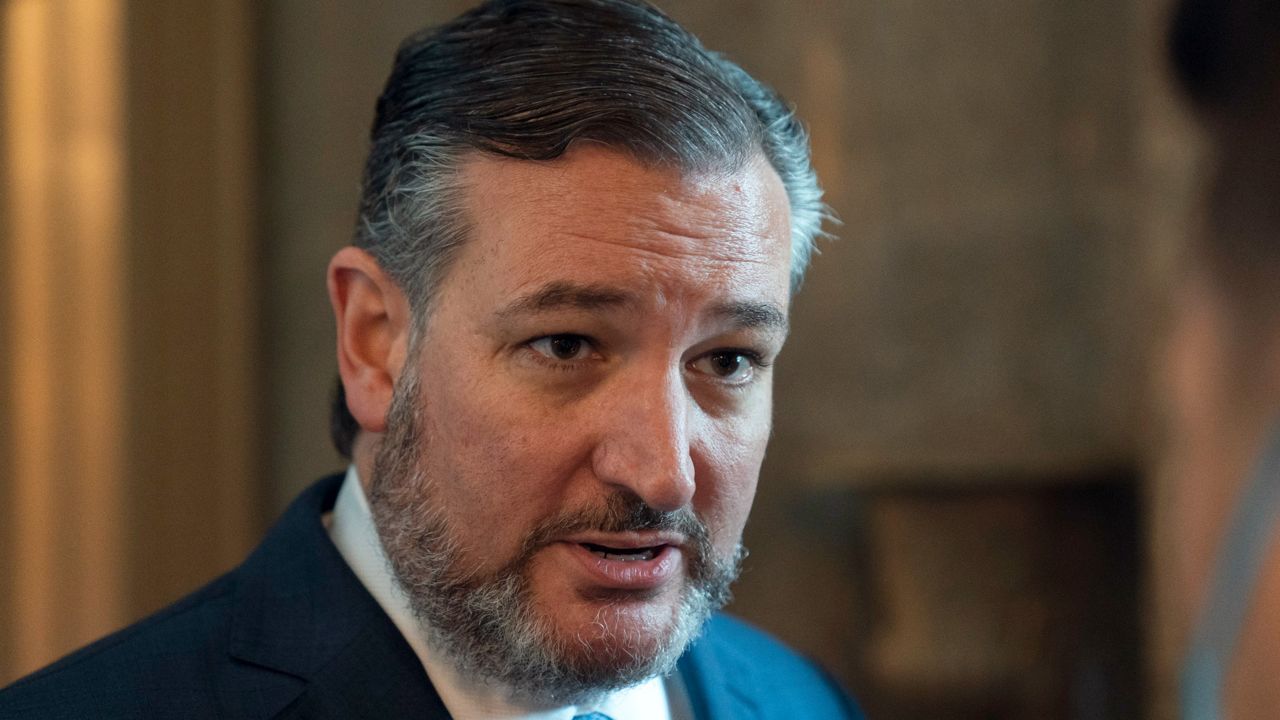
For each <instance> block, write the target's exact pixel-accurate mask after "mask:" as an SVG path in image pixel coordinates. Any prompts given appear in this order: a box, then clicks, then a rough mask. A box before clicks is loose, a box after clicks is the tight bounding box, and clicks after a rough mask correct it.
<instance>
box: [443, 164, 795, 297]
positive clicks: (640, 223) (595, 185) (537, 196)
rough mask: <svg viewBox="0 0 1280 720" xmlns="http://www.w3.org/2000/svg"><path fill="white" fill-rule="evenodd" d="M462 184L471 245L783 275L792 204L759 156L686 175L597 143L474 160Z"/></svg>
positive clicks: (467, 166)
mask: <svg viewBox="0 0 1280 720" xmlns="http://www.w3.org/2000/svg"><path fill="white" fill-rule="evenodd" d="M461 184H462V186H463V188H464V190H463V195H464V199H463V202H464V206H465V212H467V213H468V215H470V217H469V223H468V224H469V225H470V226H471V227H472V230H473V238H472V239H473V240H479V241H480V242H481V243H485V242H488V243H490V244H492V245H494V246H495V247H491V248H490V249H491V250H494V249H496V245H497V244H498V243H501V244H503V245H512V244H514V245H518V246H520V247H521V248H522V249H523V250H525V251H528V252H531V253H535V254H536V256H537V257H538V258H541V257H544V256H546V255H547V254H554V253H557V252H560V253H570V254H573V253H578V252H580V251H587V250H589V249H591V248H594V249H595V250H597V251H601V252H603V251H604V250H606V248H605V247H603V246H604V245H607V244H614V245H618V246H633V247H634V248H635V249H637V250H643V251H645V252H649V253H652V254H653V255H654V258H653V259H654V260H655V263H657V264H659V265H660V264H661V260H662V258H661V257H659V256H661V255H666V256H668V258H669V259H671V260H681V259H690V260H702V261H706V262H717V261H722V262H734V263H757V264H762V265H767V266H770V267H776V266H778V265H780V264H786V265H787V266H788V272H789V266H790V262H791V237H790V219H791V218H790V206H789V201H788V198H787V194H786V190H785V188H784V187H783V185H782V182H781V180H780V178H779V177H778V175H777V173H776V171H774V169H773V167H772V166H771V165H769V163H768V161H767V160H766V159H765V158H764V157H763V156H762V155H761V156H759V157H757V158H754V159H753V160H751V161H750V162H748V163H746V164H745V165H743V166H742V167H740V168H737V169H735V170H731V171H707V172H692V173H689V172H683V171H680V170H678V169H674V168H669V167H654V166H646V165H643V164H641V163H639V162H637V161H636V160H634V159H632V158H631V157H630V156H628V155H626V154H623V153H621V152H617V151H614V150H611V149H609V148H605V147H602V146H597V145H587V146H575V147H574V148H571V149H570V151H568V152H566V153H565V155H563V156H562V157H561V158H558V159H556V160H553V161H545V162H533V161H525V160H515V159H511V158H501V157H496V156H492V155H485V154H477V155H475V156H473V157H471V158H469V159H468V160H467V161H466V163H465V164H464V166H463V168H462V183H461ZM529 240H532V242H524V243H523V244H522V243H521V242H520V241H529ZM569 240H576V241H577V242H567V241H569ZM529 259H530V258H525V259H522V262H525V261H528V260H529ZM534 259H536V258H534ZM561 259H562V260H565V261H569V260H571V259H572V258H571V257H568V256H566V257H562V258H561Z"/></svg>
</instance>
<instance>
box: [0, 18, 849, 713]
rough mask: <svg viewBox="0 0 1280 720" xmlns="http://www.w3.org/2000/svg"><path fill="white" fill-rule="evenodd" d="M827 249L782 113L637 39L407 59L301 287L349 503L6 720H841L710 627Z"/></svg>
mask: <svg viewBox="0 0 1280 720" xmlns="http://www.w3.org/2000/svg"><path fill="white" fill-rule="evenodd" d="M825 215H826V210H825V207H824V206H823V204H822V202H821V191H820V190H819V188H818V185H817V179H816V177H815V175H814V173H813V170H812V168H811V166H810V163H809V149H808V141H807V137H806V135H805V133H804V131H803V129H802V128H801V126H800V124H799V122H798V121H797V120H796V119H795V118H794V117H793V115H792V113H791V111H790V109H789V108H788V107H787V106H786V105H785V104H784V103H783V102H782V100H781V99H780V98H778V97H777V96H776V95H775V94H774V93H773V92H772V91H771V90H769V89H768V88H766V87H765V86H763V85H762V84H760V83H759V82H758V81H756V80H754V79H753V78H751V77H750V76H749V75H747V74H746V73H745V72H744V71H743V70H742V69H741V68H739V67H737V66H736V65H734V64H732V63H730V62H729V61H727V60H725V59H724V58H722V57H720V56H718V55H716V54H714V53H711V52H709V51H707V50H706V49H704V48H703V47H702V46H701V44H700V43H699V42H698V41H697V40H696V38H694V37H693V36H692V35H690V34H689V33H688V32H687V31H685V30H684V29H683V28H681V27H680V26H678V25H677V24H675V23H674V22H673V21H672V20H670V19H669V18H667V17H666V16H665V15H663V14H661V13H660V12H659V11H658V10H656V9H655V8H653V7H652V6H650V5H648V4H645V3H643V2H632V1H627V0H527V1H520V0H501V1H495V2H489V3H486V4H484V5H482V6H480V7H478V8H476V9H474V10H472V11H470V12H468V13H466V14H464V15H462V16H460V17H459V18H457V19H455V20H454V21H452V22H450V23H447V24H445V25H443V26H441V27H438V28H434V29H429V30H426V31H424V32H421V33H419V34H416V35H413V36H412V37H410V38H409V39H408V40H406V41H405V43H404V44H403V45H402V46H401V48H400V51H399V53H398V54H397V56H396V61H395V65H394V68H393V70H392V73H391V76H390V79H389V80H388V82H387V84H386V87H385V90H384V92H383V94H382V96H381V97H380V98H379V101H378V103H377V109H376V117H375V120H374V126H373V131H372V143H371V149H370V153H369V157H368V161H367V165H366V169H365V178H364V184H363V194H362V198H361V204H360V210H359V220H358V223H357V229H356V237H355V242H354V246H352V247H348V248H344V249H343V250H341V251H339V252H338V253H337V254H336V255H335V256H334V258H333V260H332V262H331V264H330V266H329V275H328V283H329V292H330V299H331V301H332V305H333V310H334V314H335V319H336V323H337V329H338V333H337V334H338V347H337V355H338V366H339V371H340V375H341V387H340V389H339V392H338V394H337V401H336V403H335V408H334V422H333V428H334V438H335V442H336V444H337V445H338V447H339V450H340V451H341V452H343V453H344V454H346V455H347V456H348V457H349V458H350V459H351V461H352V462H351V465H350V467H349V469H348V471H347V472H346V473H345V474H344V475H336V476H332V477H329V478H325V479H323V480H321V481H320V482H318V483H317V484H315V485H314V486H312V487H311V488H310V489H309V490H307V491H306V492H305V493H304V494H303V495H302V496H301V497H300V498H298V499H297V500H296V501H295V502H294V504H293V505H292V506H291V507H290V508H289V509H288V510H287V511H286V513H285V515H284V517H283V518H282V519H281V520H280V522H279V523H278V524H277V525H276V526H275V528H274V529H273V530H272V531H271V533H270V534H269V535H268V537H267V538H266V540H264V541H263V543H262V544H261V545H260V546H259V548H258V549H257V551H256V552H255V553H254V554H253V555H252V556H250V558H249V559H248V560H247V561H246V562H245V563H244V564H243V565H241V566H240V567H239V568H237V569H236V570H234V571H232V572H231V573H229V574H228V575H226V576H224V577H222V578H220V579H218V580H216V581H215V582H213V583H212V584H210V585H208V586H207V587H205V588H204V589H202V590H199V591H197V592H196V593H195V594H193V595H191V596H190V597H188V598H186V599H185V600H182V601H180V602H178V603H177V604H176V605H174V606H172V607H170V608H169V609H167V610H164V611H162V612H161V613H159V614H157V615H155V616H153V617H151V618H149V619H146V620H144V621H142V622H141V623H139V624H137V625H134V626H132V627H130V628H127V629H125V630H123V631H121V632H119V633H117V634H115V635H112V636H111V637H109V638H106V639H104V640H102V641H100V642H98V643H95V644H94V645H92V646H90V647H88V648H86V649H84V650H81V651H80V652H77V653H75V654H73V655H71V656H69V657H67V658H65V659H63V660H61V661H59V662H58V663H56V664H55V665H53V666H51V667H49V668H46V669H45V670H42V671H40V672H38V673H36V674H35V675H33V676H30V677H28V678H26V679H23V680H20V681H19V682H18V683H16V684H15V685H13V686H11V687H10V688H8V689H7V690H5V691H3V692H0V717H4V718H11V717H68V718H69V717H76V718H80V717H129V718H134V717H175V718H177V717H181V718H202V717H235V718H270V717H280V718H284V717H334V718H338V717H342V718H353V717H376V718H392V717H417V718H446V717H454V718H511V719H515V718H538V719H540V720H570V718H583V719H590V720H602V719H607V718H611V719H612V720H642V719H643V720H652V719H655V718H656V719H658V720H662V719H663V718H669V719H671V720H692V719H693V718H700V719H710V718H724V719H726V720H728V719H730V718H734V719H736V718H746V717H755V718H762V719H764V718H779V719H780V718H794V717H821V718H844V717H849V718H852V717H857V716H858V713H857V711H856V710H855V708H854V707H853V705H852V703H851V702H850V701H849V699H848V698H847V697H846V696H845V695H844V693H843V692H842V691H841V690H840V689H839V688H838V687H837V686H836V685H835V684H834V683H833V682H832V681H831V680H830V678H828V677H827V676H826V675H825V674H824V673H823V672H822V671H820V670H819V669H817V668H816V667H814V666H813V665H812V664H810V663H809V662H808V661H807V660H805V659H803V658H801V657H799V656H798V655H796V654H795V653H793V652H792V651H790V650H788V649H786V648H784V647H783V646H781V645H780V644H778V643H777V642H776V641H774V640H772V639H770V638H768V637H766V636H765V635H764V634H762V633H760V632H759V631H756V630H754V629H752V628H749V627H747V626H746V625H744V624H743V623H741V622H738V621H736V620H733V619H730V618H728V617H726V616H724V615H721V614H719V612H718V610H719V608H720V607H721V606H722V605H723V604H724V603H725V602H727V600H728V598H729V586H730V584H731V583H732V582H733V580H734V579H735V578H736V576H737V573H738V567H739V563H740V560H741V559H742V557H743V556H744V554H745V552H744V550H743V548H742V545H741V537H742V530H743V526H744V524H745V522H746V519H747V515H748V512H749V510H750V507H751V503H752V499H753V497H754V494H755V488H756V482H757V478H758V475H759V471H760V464H761V462H762V460H763V457H764V451H765V446H766V443H767V441H768V438H769V434H770V428H771V409H772V376H771V366H772V365H773V363H774V361H775V359H776V358H777V356H778V354H779V352H780V351H781V349H782V345H783V342H784V340H785V339H786V336H787V330H788V320H787V317H788V311H789V308H790V301H791V295H792V292H793V291H794V289H795V288H796V287H797V286H798V285H799V281H800V279H801V277H802V276H803V273H804V269H805V266H806V265H807V262H808V258H809V254H810V252H811V250H812V245H813V241H814V239H815V237H816V236H817V235H819V234H820V233H821V226H822V222H823V219H824V217H825Z"/></svg>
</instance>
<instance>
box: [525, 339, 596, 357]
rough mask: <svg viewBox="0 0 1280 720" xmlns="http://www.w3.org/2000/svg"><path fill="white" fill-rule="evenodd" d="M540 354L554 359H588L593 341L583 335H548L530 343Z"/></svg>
mask: <svg viewBox="0 0 1280 720" xmlns="http://www.w3.org/2000/svg"><path fill="white" fill-rule="evenodd" d="M529 347H531V348H533V349H534V351H536V352H537V353H538V354H540V355H544V356H546V357H548V358H551V359H554V360H564V361H573V360H586V359H587V358H588V357H590V356H591V353H592V347H591V342H590V341H588V340H587V339H586V338H584V337H582V336H581V335H548V336H546V337H543V338H538V339H537V340H534V341H533V342H531V343H529Z"/></svg>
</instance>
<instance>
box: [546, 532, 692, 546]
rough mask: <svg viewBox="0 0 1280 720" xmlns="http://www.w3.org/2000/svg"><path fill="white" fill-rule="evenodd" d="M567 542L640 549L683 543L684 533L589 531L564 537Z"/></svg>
mask: <svg viewBox="0 0 1280 720" xmlns="http://www.w3.org/2000/svg"><path fill="white" fill-rule="evenodd" d="M564 541H565V542H571V543H579V544H586V545H600V546H602V547H607V548H614V549H617V550H639V549H642V548H651V547H658V546H659V545H682V544H683V543H684V541H685V538H684V535H681V534H680V533H676V532H663V531H657V530H640V531H631V532H621V533H605V532H589V533H579V534H577V535H573V536H571V537H567V538H565V539H564Z"/></svg>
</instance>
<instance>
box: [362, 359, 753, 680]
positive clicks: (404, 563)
mask: <svg viewBox="0 0 1280 720" xmlns="http://www.w3.org/2000/svg"><path fill="white" fill-rule="evenodd" d="M405 368H406V370H405V372H404V373H403V374H402V375H401V382H400V383H398V384H397V386H396V391H395V395H394V397H393V399H392V403H391V410H390V412H389V414H388V417H387V433H386V435H385V436H384V438H383V441H382V444H381V446H380V447H379V448H378V451H377V455H376V457H375V460H374V467H373V477H372V479H371V480H372V482H371V487H370V493H369V506H370V509H371V510H372V512H373V517H374V523H375V525H376V526H377V529H378V535H379V537H380V538H381V540H382V546H383V548H384V549H385V551H386V554H387V559H388V561H389V564H390V566H391V570H392V573H393V574H394V576H395V577H396V579H397V581H398V582H399V585H400V588H401V590H402V591H403V592H404V593H405V596H406V597H407V599H408V601H409V606H410V607H411V608H412V610H413V612H414V615H415V616H416V617H417V619H418V621H419V625H420V627H421V628H422V630H423V632H424V638H425V639H426V640H427V642H428V643H429V644H430V645H431V646H432V647H433V648H435V649H438V650H442V651H443V652H444V653H445V654H446V655H447V656H448V659H449V661H450V662H451V663H452V664H453V665H454V667H455V669H456V670H457V671H458V672H459V673H461V674H462V676H463V677H475V678H481V679H484V680H487V681H489V682H495V683H498V684H499V685H500V686H503V687H505V688H506V689H507V690H508V691H509V694H510V696H511V698H512V699H514V700H517V701H524V702H531V703H536V704H551V705H559V704H570V703H586V702H590V701H592V700H593V699H597V698H599V697H600V696H601V695H602V694H603V693H607V692H611V691H613V690H618V689H621V688H624V687H628V686H631V685H635V684H637V683H639V682H642V681H644V680H646V679H648V678H651V677H655V676H659V675H666V674H668V673H670V672H671V671H672V670H673V669H674V668H675V664H676V661H677V660H678V659H679V658H680V656H681V654H683V653H684V650H685V648H686V647H687V646H688V645H689V643H690V642H692V641H693V640H694V639H695V638H696V637H697V636H698V634H699V633H700V632H701V630H702V626H703V625H704V624H705V623H706V621H707V619H708V618H709V617H710V616H711V614H712V613H713V612H715V611H716V610H717V609H719V608H721V607H723V606H724V605H725V603H727V602H728V601H729V599H730V593H729V586H730V585H731V584H732V582H733V581H734V580H735V579H736V578H737V576H738V572H739V568H740V566H741V561H742V558H743V557H744V556H745V555H746V552H745V550H744V549H743V548H742V546H741V545H740V544H739V545H738V546H737V548H736V551H735V553H734V554H733V556H732V557H729V558H718V557H717V556H716V553H715V552H714V549H713V548H712V546H711V542H710V539H709V535H708V531H707V528H706V526H705V524H703V523H702V522H701V521H700V520H699V519H698V518H697V517H696V516H695V515H694V513H693V512H692V511H691V510H689V509H682V510H679V511H674V512H660V511H657V510H654V509H653V508H651V507H649V506H648V505H646V504H645V503H644V502H643V501H642V500H640V499H639V498H638V497H636V496H635V495H633V494H629V493H626V492H619V493H616V494H614V495H612V496H610V497H608V498H607V499H606V500H605V501H604V503H603V507H601V508H597V509H593V510H591V511H587V512H574V513H565V514H563V515H560V516H557V517H553V518H550V519H549V520H547V521H546V522H544V523H542V524H540V525H539V526H538V527H536V528H535V529H534V530H533V531H532V532H531V533H530V536H529V537H528V538H527V539H526V540H525V543H524V545H523V547H522V549H521V551H520V552H519V553H517V555H516V556H515V558H514V559H513V560H512V561H511V562H509V563H508V564H506V565H505V566H504V567H502V568H500V569H499V570H497V571H495V572H492V573H490V574H487V575H481V574H480V573H479V572H478V570H477V569H476V568H475V567H474V564H468V563H467V561H466V560H465V559H464V558H463V557H462V553H461V551H460V549H459V546H458V543H457V541H456V537H457V533H456V532H455V531H454V530H453V529H452V528H451V527H450V525H449V523H448V522H447V521H446V520H445V518H444V516H443V514H442V513H441V512H440V508H439V507H437V506H435V505H434V504H433V503H432V501H431V497H432V486H433V479H432V478H429V477H427V476H426V475H425V473H424V472H423V471H422V470H421V468H422V457H423V448H422V445H423V439H422V438H421V437H420V436H419V432H418V430H419V426H420V424H421V423H420V422H419V419H418V415H417V408H418V407H419V406H420V405H419V397H418V396H419V391H418V383H417V379H416V373H414V372H413V371H412V370H411V369H410V368H412V363H410V364H407V365H406V366H405ZM651 529H661V530H674V531H677V532H680V533H683V534H684V535H685V537H687V538H688V539H689V542H688V544H687V546H686V547H684V548H683V551H684V553H685V560H686V567H687V569H688V575H689V577H688V582H687V583H686V585H685V588H684V591H683V594H682V596H681V600H680V604H679V608H678V610H677V614H676V617H675V619H674V621H673V622H672V623H671V628H670V632H666V633H662V634H660V636H659V637H658V638H657V639H656V641H653V642H647V643H645V642H642V641H644V638H637V637H633V636H624V635H623V634H619V633H616V632H613V630H611V629H610V628H609V626H608V624H607V623H603V622H600V623H592V624H589V626H588V627H585V628H583V629H582V630H581V631H579V632H578V633H577V636H576V637H573V638H562V637H557V636H556V633H555V628H554V626H553V624H552V622H551V621H550V620H549V619H548V618H545V617H543V616H541V615H539V613H538V612H537V609H536V607H535V603H534V598H533V593H532V588H531V585H530V577H529V569H530V567H531V563H530V561H531V559H532V557H533V555H534V553H536V552H537V551H538V550H540V549H541V548H543V547H545V546H546V545H548V544H549V543H551V542H554V541H555V540H557V539H559V538H563V537H566V536H568V535H571V534H573V533H575V532H579V531H584V530H601V531H605V532H622V531H626V530H651Z"/></svg>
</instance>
